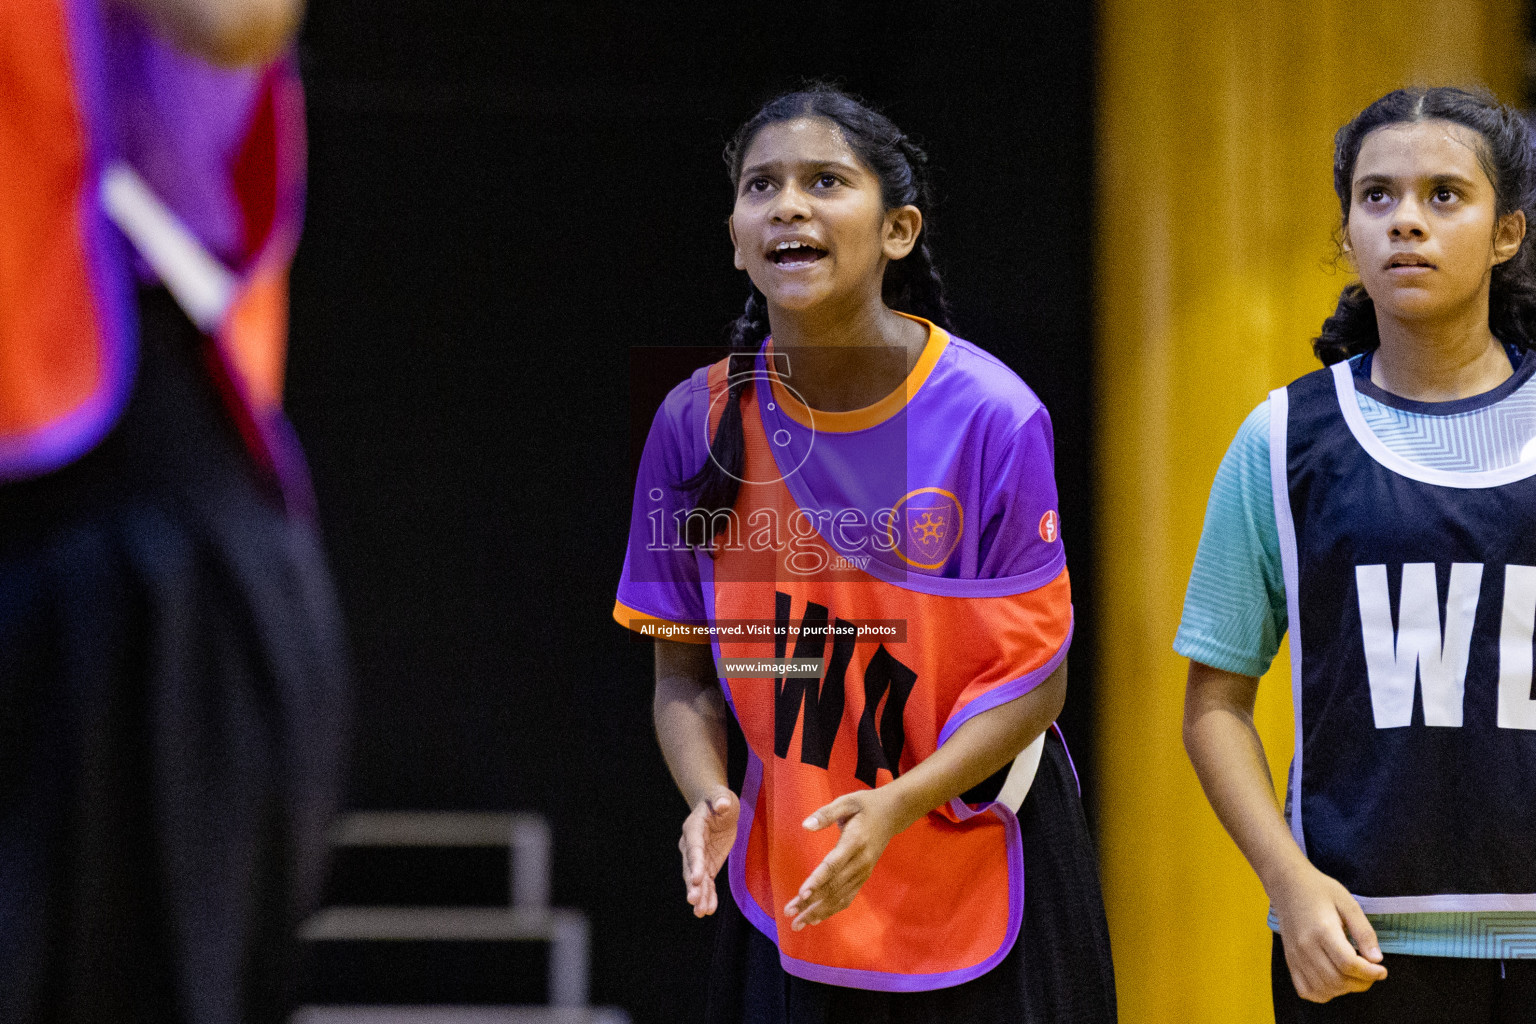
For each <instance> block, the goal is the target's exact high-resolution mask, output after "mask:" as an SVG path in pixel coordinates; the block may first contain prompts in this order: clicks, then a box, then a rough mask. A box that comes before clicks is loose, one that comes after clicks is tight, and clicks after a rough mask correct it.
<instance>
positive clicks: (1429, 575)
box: [1270, 363, 1536, 913]
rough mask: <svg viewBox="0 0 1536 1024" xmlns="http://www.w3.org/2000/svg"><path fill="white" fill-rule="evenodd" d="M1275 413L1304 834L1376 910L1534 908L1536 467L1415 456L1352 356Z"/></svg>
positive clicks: (1277, 396)
mask: <svg viewBox="0 0 1536 1024" xmlns="http://www.w3.org/2000/svg"><path fill="white" fill-rule="evenodd" d="M1270 418H1271V428H1270V466H1271V475H1272V483H1273V487H1274V494H1275V519H1276V525H1277V526H1278V528H1279V534H1280V550H1281V561H1282V564H1283V567H1284V571H1285V586H1286V599H1287V605H1288V610H1289V620H1290V637H1291V664H1292V673H1293V675H1292V698H1293V701H1294V704H1295V715H1296V751H1295V756H1294V761H1293V762H1292V765H1291V792H1290V794H1289V797H1288V800H1287V804H1288V808H1289V810H1288V813H1289V816H1290V824H1291V830H1292V832H1293V834H1294V835H1295V837H1296V841H1297V842H1298V843H1300V844H1301V846H1302V849H1303V850H1305V851H1306V854H1307V856H1308V858H1309V859H1310V860H1311V861H1312V863H1313V864H1314V865H1316V866H1317V867H1318V868H1319V869H1320V870H1321V871H1323V872H1325V873H1326V874H1329V875H1331V876H1333V877H1334V878H1337V879H1338V880H1339V881H1340V882H1342V883H1343V884H1344V886H1345V887H1346V888H1348V889H1349V891H1350V892H1351V893H1353V894H1354V895H1355V896H1356V897H1357V898H1358V899H1359V900H1360V903H1361V906H1362V907H1363V908H1364V909H1365V910H1366V911H1367V912H1369V913H1408V912H1417V911H1474V910H1536V699H1533V693H1532V647H1533V629H1536V460H1532V459H1526V460H1524V461H1522V462H1519V463H1516V464H1515V465H1512V466H1508V467H1506V468H1504V469H1499V470H1494V471H1488V472H1475V473H1459V472H1458V473H1452V472H1446V471H1443V470H1436V469H1431V468H1427V467H1424V466H1420V465H1418V464H1416V463H1414V462H1411V461H1409V460H1407V459H1405V458H1403V457H1402V456H1400V455H1398V454H1396V453H1394V452H1392V451H1391V450H1389V449H1388V448H1387V447H1386V446H1385V445H1383V444H1382V443H1381V441H1380V440H1379V439H1378V438H1377V437H1376V436H1375V435H1374V434H1373V433H1372V432H1371V430H1370V428H1369V427H1368V426H1367V424H1366V421H1365V419H1364V416H1363V415H1362V413H1361V411H1360V406H1359V403H1358V401H1357V396H1356V392H1355V385H1354V378H1353V374H1352V373H1351V370H1350V367H1349V364H1348V363H1338V364H1335V365H1334V366H1332V367H1331V368H1329V369H1325V370H1319V371H1317V372H1315V373H1311V374H1308V375H1307V376H1305V377H1302V378H1301V379H1300V380H1298V381H1296V382H1295V383H1294V384H1292V385H1291V386H1290V387H1288V388H1281V389H1279V390H1277V391H1275V392H1273V393H1272V394H1271V396H1270Z"/></svg>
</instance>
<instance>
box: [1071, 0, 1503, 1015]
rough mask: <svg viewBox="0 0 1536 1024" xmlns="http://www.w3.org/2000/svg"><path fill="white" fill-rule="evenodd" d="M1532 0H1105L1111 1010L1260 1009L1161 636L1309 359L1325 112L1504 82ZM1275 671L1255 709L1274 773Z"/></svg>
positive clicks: (1329, 118)
mask: <svg viewBox="0 0 1536 1024" xmlns="http://www.w3.org/2000/svg"><path fill="white" fill-rule="evenodd" d="M1523 28H1524V25H1523V17H1522V13H1521V4H1519V3H1518V2H1509V0H1506V2H1503V3H1500V2H1496V0H1462V2H1456V0H1246V2H1242V3H1237V2H1225V3H1223V2H1215V0H1103V3H1102V4H1101V6H1100V45H1099V89H1100V93H1099V101H1098V102H1099V137H1098V156H1099V172H1098V187H1097V196H1096V200H1097V205H1098V211H1099V213H1098V225H1097V238H1096V242H1097V253H1096V262H1097V270H1098V278H1097V282H1098V283H1097V289H1098V295H1097V308H1098V326H1097V343H1096V344H1097V350H1096V365H1097V371H1096V372H1097V380H1098V396H1097V401H1098V415H1099V423H1100V439H1099V444H1098V471H1099V474H1100V475H1099V484H1100V500H1101V504H1100V507H1099V513H1098V517H1097V522H1096V524H1095V529H1096V536H1097V544H1098V553H1099V565H1100V568H1099V573H1098V577H1097V579H1096V580H1095V581H1094V586H1095V587H1096V593H1097V595H1098V602H1099V608H1100V618H1099V637H1098V642H1099V647H1100V650H1101V651H1102V656H1101V662H1100V663H1101V665H1102V672H1101V679H1100V682H1099V686H1098V691H1097V695H1096V699H1097V704H1098V712H1097V714H1098V727H1097V739H1098V750H1099V751H1100V753H1099V773H1098V786H1099V801H1100V808H1101V820H1100V824H1101V837H1102V848H1101V854H1102V859H1103V870H1104V887H1105V900H1106V903H1107V907H1108V911H1109V920H1110V930H1111V934H1112V936H1113V941H1114V955H1115V969H1116V977H1117V979H1118V984H1119V994H1120V1011H1121V1020H1122V1021H1125V1022H1126V1024H1143V1022H1162V1021H1170V1022H1172V1021H1178V1022H1180V1024H1184V1022H1190V1024H1199V1022H1207V1021H1209V1022H1212V1024H1215V1022H1221V1024H1234V1022H1248V1021H1252V1022H1262V1021H1269V1020H1271V1016H1270V1013H1271V1011H1270V997H1269V949H1270V935H1269V931H1268V929H1267V928H1266V927H1265V925H1264V916H1265V907H1266V901H1265V898H1264V893H1263V890H1262V889H1261V888H1260V886H1259V884H1258V881H1257V879H1256V878H1255V877H1254V876H1253V873H1252V872H1251V871H1250V870H1249V869H1248V867H1247V865H1246V864H1245V863H1244V861H1243V859H1242V857H1241V856H1240V855H1239V853H1238V851H1237V848H1236V847H1235V846H1234V845H1233V844H1232V842H1231V840H1230V839H1228V838H1227V836H1226V834H1225V833H1224V832H1223V831H1222V829H1221V826H1220V824H1219V823H1218V822H1217V821H1216V818H1215V815H1214V814H1212V812H1211V810H1210V807H1209V805H1208V804H1207V803H1206V801H1205V798H1204V796H1203V795H1202V794H1201V792H1200V787H1199V783H1198V782H1197V781H1196V779H1195V775H1194V772H1193V770H1192V769H1191V768H1190V766H1189V762H1188V759H1187V758H1186V757H1185V755H1184V750H1183V745H1182V743H1181V740H1180V718H1181V713H1182V707H1183V693H1184V673H1185V667H1186V663H1185V662H1184V660H1183V659H1182V658H1179V657H1178V656H1177V655H1175V654H1174V653H1173V651H1172V649H1171V648H1170V646H1169V645H1170V643H1171V642H1172V640H1173V635H1174V632H1175V630H1176V629H1177V626H1178V621H1179V613H1180V608H1181V605H1182V601H1183V595H1184V586H1185V582H1186V581H1187V579H1188V577H1189V569H1190V565H1191V563H1192V562H1193V560H1194V554H1195V546H1196V544H1197V542H1198V540H1199V536H1200V527H1201V523H1202V520H1203V517H1204V510H1205V500H1206V496H1207V493H1208V491H1209V488H1210V484H1211V480H1212V478H1213V476H1214V474H1215V471H1216V466H1217V464H1218V463H1219V462H1220V460H1221V456H1222V454H1223V452H1224V451H1225V450H1226V447H1227V444H1228V443H1229V442H1230V441H1231V439H1232V435H1233V433H1234V432H1235V431H1236V429H1237V426H1238V424H1239V423H1240V422H1241V421H1242V419H1243V417H1244V416H1245V415H1246V414H1247V413H1248V412H1249V410H1251V409H1252V408H1253V407H1254V406H1255V405H1256V404H1257V403H1258V402H1259V401H1260V400H1261V399H1262V398H1263V397H1264V395H1265V393H1266V392H1267V391H1268V390H1269V389H1271V388H1273V387H1277V386H1279V385H1281V384H1284V383H1286V382H1288V381H1290V380H1292V379H1294V378H1295V377H1297V376H1300V375H1301V374H1302V373H1305V372H1306V371H1308V370H1310V369H1313V368H1315V367H1316V365H1317V364H1316V363H1315V362H1314V360H1313V358H1312V355H1311V348H1310V345H1309V339H1311V338H1312V337H1313V336H1314V335H1315V334H1316V333H1317V330H1318V327H1319V326H1320V325H1321V323H1322V321H1323V318H1324V317H1325V316H1327V315H1328V313H1329V312H1330V311H1331V310H1332V308H1333V304H1334V301H1335V300H1336V298H1337V296H1338V292H1339V289H1340V288H1342V287H1343V285H1344V284H1345V283H1346V282H1347V281H1348V280H1349V276H1348V274H1347V272H1346V271H1344V270H1343V269H1341V268H1335V267H1334V266H1333V262H1332V259H1333V251H1334V248H1333V241H1332V233H1333V230H1334V228H1335V226H1336V224H1337V221H1338V205H1337V203H1336V201H1335V199H1334V196H1333V190H1332V185H1331V182H1332V178H1331V174H1332V170H1331V168H1332V152H1333V146H1332V139H1333V133H1334V131H1335V130H1336V129H1337V128H1338V127H1339V126H1340V125H1341V124H1343V123H1344V122H1345V121H1347V120H1348V119H1349V118H1350V117H1352V116H1353V115H1354V114H1355V113H1356V112H1358V111H1359V110H1360V109H1361V108H1363V107H1364V106H1365V105H1366V104H1368V103H1369V102H1370V101H1371V100H1373V99H1375V98H1376V97H1377V96H1379V95H1381V94H1382V93H1384V92H1386V91H1388V90H1390V89H1393V88H1396V87H1398V86H1401V85H1407V84H1465V83H1471V82H1481V83H1484V84H1486V85H1488V86H1489V87H1490V88H1492V89H1493V90H1494V91H1495V93H1496V94H1498V95H1499V96H1500V97H1501V98H1502V99H1505V100H1506V101H1518V100H1519V99H1520V88H1521V84H1522V67H1521V63H1522V56H1523V54H1524V32H1523ZM1289 672H1290V668H1289V665H1288V663H1287V661H1286V657H1285V655H1284V653H1283V652H1282V655H1281V657H1280V658H1279V659H1278V660H1277V662H1276V664H1275V666H1274V668H1273V669H1272V670H1271V672H1270V674H1269V676H1268V677H1266V678H1265V680H1264V684H1263V686H1262V687H1261V691H1260V698H1259V709H1258V718H1259V726H1260V729H1261V731H1262V733H1263V736H1264V742H1265V746H1266V748H1267V750H1268V751H1269V755H1270V762H1271V767H1272V769H1273V770H1274V774H1275V778H1276V780H1277V783H1278V785H1280V786H1281V787H1283V785H1284V772H1285V769H1286V766H1287V764H1288V763H1289V760H1290V752H1291V742H1292V741H1291V720H1290V714H1291V712H1290V682H1289Z"/></svg>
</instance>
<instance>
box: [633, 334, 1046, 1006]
mask: <svg viewBox="0 0 1536 1024" xmlns="http://www.w3.org/2000/svg"><path fill="white" fill-rule="evenodd" d="M925 322H926V321H925ZM928 326H929V340H928V344H927V346H926V347H925V349H924V351H923V353H922V355H921V357H920V358H919V360H918V363H917V365H916V366H915V368H914V369H913V370H912V372H911V373H910V374H909V375H908V377H907V379H906V381H905V382H904V384H903V386H902V387H900V388H898V389H897V390H896V391H895V392H893V393H892V394H891V395H890V396H888V397H887V398H886V399H885V400H882V401H881V402H879V403H877V404H876V405H874V406H871V407H869V408H867V409H861V410H856V411H853V412H847V413H826V412H819V411H814V410H811V409H808V408H806V407H805V406H804V404H803V403H802V402H800V401H799V400H798V399H797V398H796V397H795V395H794V393H793V389H792V382H793V367H792V366H790V367H787V368H786V367H784V365H783V363H782V361H781V357H777V356H775V355H774V354H773V353H772V343H771V342H769V343H768V344H767V345H765V347H764V351H763V352H761V353H759V354H758V357H757V360H756V364H755V366H754V367H753V368H752V369H751V370H750V371H747V372H749V373H750V374H751V376H752V378H753V380H752V383H750V384H749V385H748V386H747V387H746V388H745V390H744V391H743V393H742V399H741V411H742V417H743V424H744V432H745V434H746V466H745V469H744V471H743V473H742V474H741V476H742V480H743V481H744V482H743V484H742V487H741V489H740V493H739V496H738V499H737V503H736V506H735V508H734V509H733V510H732V512H731V514H730V515H728V516H723V517H722V518H721V519H720V521H719V522H718V523H717V525H716V529H715V532H714V544H713V547H712V549H704V548H701V547H690V546H689V545H688V544H687V540H688V535H689V533H690V531H691V530H695V529H697V527H698V525H699V522H698V516H697V515H695V516H692V517H690V515H689V509H690V507H691V504H692V501H691V495H689V494H688V493H686V492H685V491H684V490H683V489H682V487H681V482H682V481H683V480H684V479H686V478H687V477H689V476H690V475H692V474H693V473H694V472H695V471H696V470H697V469H698V468H699V466H700V465H702V463H703V460H705V459H707V458H709V457H710V455H709V438H710V437H711V436H712V434H713V431H714V429H715V428H716V426H717V425H718V422H719V418H720V415H721V411H722V409H723V408H724V401H725V396H726V392H727V388H728V386H729V383H730V380H729V378H728V374H729V372H730V369H729V363H728V362H725V361H722V362H721V363H718V364H716V365H714V366H712V367H709V368H706V369H704V370H700V371H698V372H696V373H695V374H694V375H693V377H692V378H691V379H690V380H689V381H688V382H686V383H685V384H683V385H681V386H679V387H678V388H676V389H674V391H673V392H672V393H671V395H669V396H668V398H667V400H666V402H665V403H664V405H663V407H662V409H661V410H660V411H659V412H658V414H657V416H656V420H655V423H654V424H653V426H652V429H651V434H650V437H649V438H648V440H647V442H646V447H645V453H644V456H643V458H642V463H641V466H640V471H639V479H638V481H637V486H636V492H635V506H634V511H633V515H632V519H631V528H630V538H629V550H628V553H627V555H626V559H625V566H624V573H623V578H622V580H621V582H620V584H619V593H618V601H617V603H616V605H615V608H614V617H615V618H616V619H618V620H619V621H620V622H621V623H622V624H624V625H625V626H628V627H630V628H633V629H636V630H639V631H641V632H645V633H649V634H650V635H657V632H658V629H660V630H665V629H666V628H667V627H668V626H669V625H671V626H678V627H687V626H693V625H698V624H703V625H705V626H707V627H709V628H708V629H706V630H705V631H704V632H705V639H706V640H707V642H710V643H712V644H713V648H714V655H715V658H716V662H717V665H718V666H720V667H721V668H722V669H723V671H722V672H721V675H722V678H723V683H724V688H725V692H726V696H727V699H728V701H729V702H730V705H731V708H732V710H733V712H734V713H735V715H736V718H737V720H738V721H739V722H740V724H741V727H742V731H743V733H744V735H745V736H746V739H747V744H748V748H749V756H748V770H747V777H746V781H745V783H744V785H743V787H742V788H743V792H742V817H741V821H740V825H739V827H738V832H737V839H736V845H735V847H734V848H733V850H732V852H731V856H730V867H729V872H730V879H731V886H732V891H733V893H734V894H735V896H736V899H737V902H738V903H739V905H740V906H741V908H742V910H743V912H744V913H745V914H746V916H747V917H748V919H749V920H751V921H752V922H753V924H754V925H755V926H756V927H758V928H759V929H760V930H761V931H762V932H763V933H764V934H766V935H767V936H768V937H769V938H771V939H773V940H774V941H775V942H776V943H777V944H778V946H779V950H780V956H781V960H782V963H783V965H784V968H785V970H786V971H788V972H789V973H791V974H795V975H797V976H800V977H804V978H809V979H811V980H815V981H822V982H828V983H832V984H839V985H847V986H853V987H859V988H871V989H883V990H889V991H912V990H921V989H934V988H943V987H946V986H950V985H956V984H959V983H961V982H963V981H966V980H969V979H970V978H973V977H976V976H978V975H980V974H982V973H984V972H985V971H987V970H989V969H990V968H991V967H992V966H993V965H995V964H996V963H997V962H998V961H999V960H1000V959H1002V957H1003V956H1005V955H1006V954H1007V953H1008V951H1009V949H1010V948H1011V947H1012V945H1013V942H1014V940H1015V939H1016V938H1017V935H1018V930H1019V926H1020V923H1021V920H1022V915H1023V898H1024V865H1023V861H1022V854H1021V850H1020V842H1019V832H1018V823H1017V821H1016V819H1015V818H1014V816H1013V812H1012V810H1011V809H1010V808H1009V807H1008V806H1007V805H1005V804H1003V803H997V802H994V803H989V804H982V805H975V806H972V805H968V804H966V803H964V802H963V801H961V800H960V799H958V798H956V799H954V800H951V801H950V802H949V803H948V804H947V805H946V806H944V807H941V808H938V809H936V810H934V811H933V812H931V813H929V814H928V815H926V816H925V817H924V818H923V819H921V820H920V821H918V822H917V823H916V824H914V825H913V826H912V827H911V828H909V829H907V830H906V831H905V832H903V833H901V834H900V835H898V836H897V837H896V838H895V839H893V840H892V841H891V843H890V845H889V846H888V847H887V848H886V850H885V852H884V854H883V855H882V857H881V859H880V861H879V863H878V864H877V865H876V867H875V870H874V873H873V874H872V875H871V876H870V879H869V881H868V882H866V883H865V885H864V887H863V889H862V890H861V891H860V893H859V895H858V897H857V898H856V899H855V900H854V901H853V903H852V905H850V906H849V907H848V908H847V909H845V910H843V911H842V912H841V913H839V914H836V915H834V916H833V917H831V918H829V919H828V920H827V921H825V922H823V923H822V924H820V925H816V926H813V927H810V928H807V929H805V930H803V931H800V932H794V931H791V930H790V929H788V928H787V927H780V924H781V923H782V924H787V923H788V922H787V920H782V908H783V907H784V905H785V904H786V903H788V902H789V900H790V899H791V898H792V897H793V896H794V894H795V893H796V892H797V891H798V889H799V887H800V885H801V884H802V883H803V881H804V880H805V878H806V877H807V876H808V875H809V874H810V873H811V871H812V870H814V868H815V867H816V865H817V864H818V863H820V861H821V859H822V858H823V857H825V856H826V854H827V853H828V852H829V851H830V850H831V849H832V847H833V846H834V845H835V843H836V841H837V833H836V830H835V829H826V830H823V831H821V832H815V833H812V832H807V831H805V830H804V829H803V828H802V826H801V822H802V821H803V820H804V819H805V818H806V816H807V815H809V814H810V813H811V812H812V811H814V810H816V809H817V808H819V807H821V806H823V805H825V804H826V803H829V802H830V801H832V800H833V799H835V798H836V797H838V796H840V795H842V794H844V793H848V792H852V791H854V790H856V789H859V788H870V787H875V786H879V785H883V784H885V783H888V782H889V781H890V780H892V779H893V778H896V777H897V776H899V775H900V773H901V772H903V771H907V770H909V769H910V768H911V767H912V766H913V765H915V764H917V763H918V762H920V761H922V760H923V759H924V758H926V757H927V756H929V755H930V754H932V753H933V752H934V751H935V750H936V749H937V748H938V747H939V746H940V745H941V744H943V743H944V742H945V741H946V740H947V739H949V737H950V736H951V735H953V734H954V732H955V730H956V729H958V728H959V727H960V726H961V725H962V724H963V723H964V722H965V721H967V720H968V719H970V718H971V717H973V716H975V715H977V714H979V713H981V712H983V711H985V710H987V709H989V708H993V707H996V706H998V705H999V704H1002V703H1005V702H1007V701H1009V700H1013V699H1015V698H1017V697H1020V696H1022V695H1023V694H1025V693H1028V692H1029V691H1030V690H1032V689H1033V688H1034V687H1035V686H1037V685H1039V684H1040V683H1041V682H1043V681H1044V680H1045V678H1046V677H1047V676H1048V675H1049V674H1050V673H1051V672H1052V671H1053V670H1054V669H1055V668H1056V667H1057V666H1058V665H1059V664H1060V662H1061V660H1062V658H1064V657H1065V655H1066V650H1067V646H1068V643H1069V642H1070V638H1071V632H1072V607H1071V595H1070V586H1069V583H1068V579H1067V573H1066V560H1065V555H1064V552H1063V550H1062V544H1061V537H1060V524H1059V519H1058V516H1057V511H1056V489H1055V482H1054V478H1053V465H1052V439H1051V430H1050V421H1049V419H1048V417H1047V416H1046V413H1045V410H1044V408H1043V407H1042V406H1041V404H1040V402H1039V400H1038V399H1037V398H1036V397H1035V396H1034V394H1033V393H1032V392H1031V391H1030V390H1029V389H1028V388H1027V387H1026V386H1025V385H1024V384H1023V383H1022V382H1021V381H1020V380H1019V379H1018V378H1017V377H1016V376H1015V375H1014V374H1013V373H1012V372H1011V371H1009V370H1008V369H1007V368H1006V367H1005V366H1003V364H1002V363H1000V362H999V361H998V360H996V359H995V358H993V357H992V356H990V355H988V354H986V353H985V352H982V351H981V350H980V349H978V348H976V347H975V346H973V345H971V344H970V343H969V342H965V341H962V340H960V339H958V338H952V337H951V336H949V335H948V334H947V333H946V332H944V331H942V330H940V329H938V328H936V327H934V326H933V325H931V324H930V325H928ZM770 363H771V364H772V365H773V367H774V370H775V371H776V372H770V370H769V367H770ZM779 372H783V373H784V377H783V378H782V379H781V378H780V377H779V376H778V373H779ZM663 635H665V634H663ZM679 638H681V639H687V638H688V637H687V636H682V637H679ZM786 656H792V657H795V658H810V659H815V660H817V661H819V662H820V663H821V665H822V671H821V673H820V675H819V677H814V678H813V677H794V676H789V677H787V678H786V677H779V678H773V677H772V676H771V675H768V676H752V675H737V674H733V673H732V664H731V663H738V662H745V661H750V660H752V659H764V658H784V657H786ZM736 667H738V668H739V667H740V665H739V664H738V665H737V666H736ZM742 671H745V669H742Z"/></svg>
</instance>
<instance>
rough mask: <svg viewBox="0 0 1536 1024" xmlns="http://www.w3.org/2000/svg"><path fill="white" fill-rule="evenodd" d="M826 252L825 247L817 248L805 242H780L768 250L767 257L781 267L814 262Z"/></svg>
mask: <svg viewBox="0 0 1536 1024" xmlns="http://www.w3.org/2000/svg"><path fill="white" fill-rule="evenodd" d="M826 254H827V251H826V250H825V249H818V248H816V247H815V246H814V245H809V244H807V243H805V242H780V243H779V245H778V246H777V247H776V248H774V249H772V250H770V251H769V253H768V259H769V260H771V261H772V262H774V263H776V264H778V265H779V266H781V267H795V266H804V265H806V264H809V263H815V262H816V261H817V260H819V259H821V258H822V257H823V256H825V255H826Z"/></svg>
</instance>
